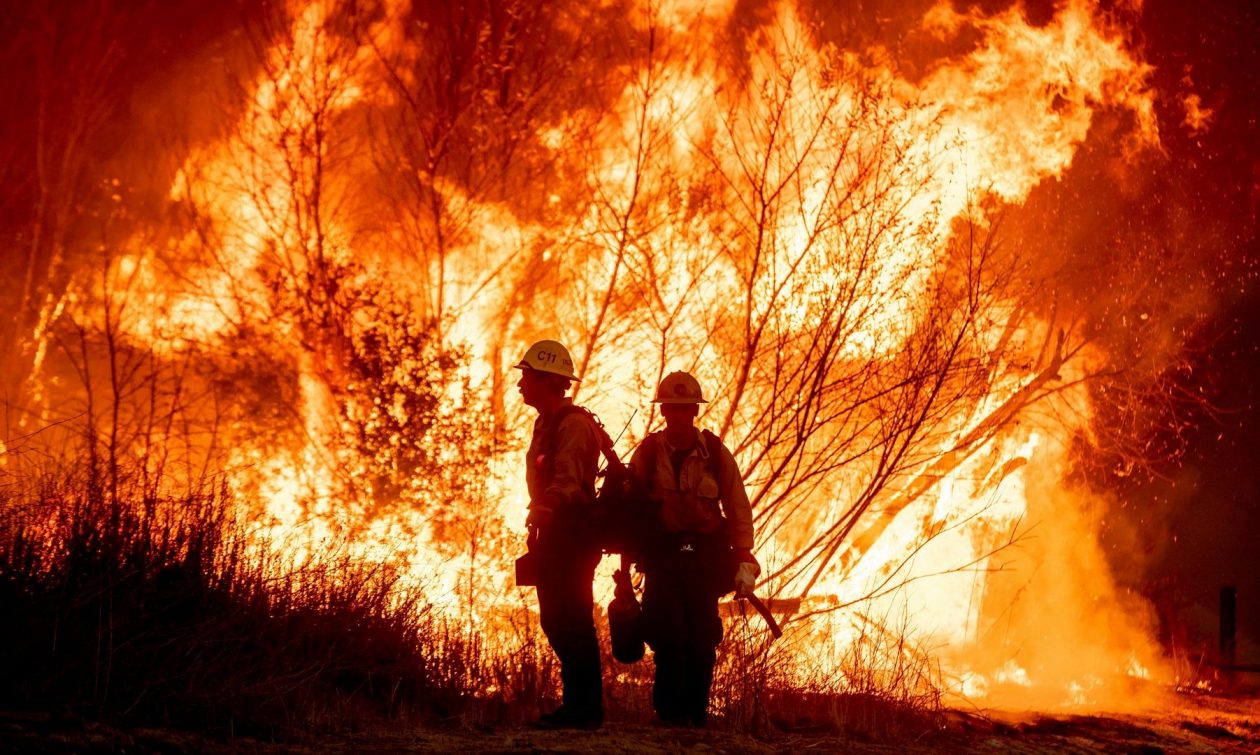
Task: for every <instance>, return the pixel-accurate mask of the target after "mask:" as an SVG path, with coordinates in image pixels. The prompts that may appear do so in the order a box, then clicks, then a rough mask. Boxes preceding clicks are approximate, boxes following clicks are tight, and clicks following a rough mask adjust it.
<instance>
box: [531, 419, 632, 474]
mask: <svg viewBox="0 0 1260 755" xmlns="http://www.w3.org/2000/svg"><path fill="white" fill-rule="evenodd" d="M578 412H580V413H582V414H585V415H586V416H587V418H588V419H590V420H591V422H594V423H595V431H596V433H598V434H599V450H600V453H602V454H603V455H604V459H605V460H607V462H608V464H609V465H610V466H613V465H620V464H621V459H619V458H618V457H617V451H616V450H615V449H614V448H613V441H612V437H610V436H609V435H608V431H607V430H605V429H604V423H603V422H600V421H599V417H597V416H595V412H592V411H591V410H590V409H587V408H586V407H584V406H578V405H576V404H566V405H564V406H562V407H560V409H559V410H557V411H556V417H555V421H554V422H552V423H551V428H550V429H549V430H548V431H547V438H546V440H545V441H544V445H543V452H544V453H545V454H546V456H545V457H544V458H545V459H546V462H545V463H546V465H547V476H548V477H550V476H551V464H552V459H553V458H554V457H555V453H556V443H557V440H556V436H557V435H559V432H560V424H561V423H562V422H564V420H565V419H567V418H568V417H569V415H571V414H574V413H578Z"/></svg>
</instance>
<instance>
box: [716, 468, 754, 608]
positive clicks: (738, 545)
mask: <svg viewBox="0 0 1260 755" xmlns="http://www.w3.org/2000/svg"><path fill="white" fill-rule="evenodd" d="M719 474H720V476H721V478H722V479H720V480H718V490H719V491H720V492H721V494H722V510H723V512H724V513H725V514H726V521H727V522H728V524H729V526H730V530H731V548H732V550H734V551H735V561H736V562H737V563H738V564H739V566H738V567H737V568H736V570H735V595H736V596H738V597H741V598H744V597H748V596H749V595H752V592H753V587H755V586H756V584H757V577H759V576H761V564H759V563H757V559H756V558H755V557H754V556H753V554H752V545H753V527H752V505H751V504H750V503H749V502H748V491H746V490H745V489H744V478H743V476H742V475H740V473H739V465H738V464H736V463H735V457H734V456H732V455H731V452H730V451H728V450H727V449H726V447H725V446H723V447H722V458H721V464H720V465H719Z"/></svg>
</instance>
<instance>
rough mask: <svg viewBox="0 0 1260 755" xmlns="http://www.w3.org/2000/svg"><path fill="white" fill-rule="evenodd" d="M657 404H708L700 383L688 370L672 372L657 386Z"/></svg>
mask: <svg viewBox="0 0 1260 755" xmlns="http://www.w3.org/2000/svg"><path fill="white" fill-rule="evenodd" d="M652 401H653V402H654V403H657V404H707V403H709V402H708V401H706V400H705V398H704V395H703V394H701V392H700V383H699V381H697V380H696V379H695V378H693V377H692V376H691V374H690V373H687V372H671V373H669V374H668V375H666V376H665V379H664V380H662V381H661V384H660V385H659V386H657V388H656V398H654V399H652Z"/></svg>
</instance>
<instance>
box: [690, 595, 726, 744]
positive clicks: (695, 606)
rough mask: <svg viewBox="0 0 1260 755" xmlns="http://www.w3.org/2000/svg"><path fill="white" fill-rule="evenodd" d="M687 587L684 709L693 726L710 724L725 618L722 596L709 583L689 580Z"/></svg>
mask: <svg viewBox="0 0 1260 755" xmlns="http://www.w3.org/2000/svg"><path fill="white" fill-rule="evenodd" d="M693 574H694V572H693ZM687 588H688V589H687V600H686V603H685V605H686V608H687V615H686V620H685V624H686V627H687V631H686V633H685V634H684V635H683V637H684V643H685V647H684V648H683V655H684V657H685V658H686V668H685V671H684V677H685V678H684V686H683V689H684V690H685V695H686V698H685V701H684V708H685V715H686V717H687V718H688V719H689V720H690V721H691V723H693V724H695V725H696V726H704V725H705V723H706V722H707V721H708V714H709V693H710V689H711V688H712V686H713V667H714V665H716V663H717V646H718V643H720V642H721V641H722V619H721V617H720V616H719V615H718V595H717V593H716V592H715V591H714V590H713V589H712V586H711V585H710V584H709V583H707V582H706V581H705V580H703V579H697V578H694V577H693V578H692V579H689V580H688V584H687Z"/></svg>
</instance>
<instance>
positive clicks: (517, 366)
mask: <svg viewBox="0 0 1260 755" xmlns="http://www.w3.org/2000/svg"><path fill="white" fill-rule="evenodd" d="M512 369H514V370H530V371H532V372H538V373H541V374H543V375H555V376H556V377H562V378H564V379H565V380H571V381H573V382H574V383H580V382H582V381H581V380H578V379H577V378H575V377H571V376H569V375H565V374H562V373H559V372H551V371H550V370H540V369H538V368H537V367H535V366H533V365H532V364H526V363H525V362H521V363H520V364H514V365H512Z"/></svg>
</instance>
